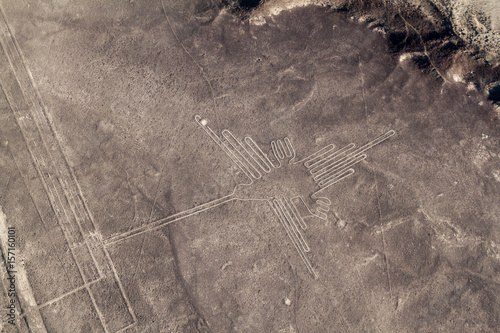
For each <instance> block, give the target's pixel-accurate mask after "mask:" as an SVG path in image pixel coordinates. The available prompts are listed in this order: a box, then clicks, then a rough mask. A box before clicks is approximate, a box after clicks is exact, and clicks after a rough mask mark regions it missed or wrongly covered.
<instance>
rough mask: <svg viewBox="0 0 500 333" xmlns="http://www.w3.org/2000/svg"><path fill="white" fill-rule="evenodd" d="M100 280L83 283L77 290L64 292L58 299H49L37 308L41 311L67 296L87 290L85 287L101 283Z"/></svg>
mask: <svg viewBox="0 0 500 333" xmlns="http://www.w3.org/2000/svg"><path fill="white" fill-rule="evenodd" d="M101 280H102V278H100V279H97V280H94V281H92V282H89V283H85V284H84V285H81V286H80V287H78V288H75V289H73V290H70V291H68V292H66V293H64V294H62V295H60V296H58V297H56V298H53V299H51V300H50V301H47V302H45V303H42V304H39V305H38V308H39V309H41V308H44V307H46V306H49V305H51V304H53V303H55V302H58V301H60V300H62V299H63V298H65V297H67V296H69V295H71V294H74V293H76V292H79V291H80V290H82V289H85V288H87V287H89V286H91V285H93V284H94V283H97V282H99V281H101Z"/></svg>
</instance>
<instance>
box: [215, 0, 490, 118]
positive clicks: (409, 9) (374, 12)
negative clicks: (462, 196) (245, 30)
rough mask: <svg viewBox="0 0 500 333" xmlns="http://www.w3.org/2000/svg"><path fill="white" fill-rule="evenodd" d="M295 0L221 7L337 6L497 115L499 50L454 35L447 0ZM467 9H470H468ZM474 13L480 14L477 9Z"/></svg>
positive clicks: (250, 11) (245, 10) (247, 10)
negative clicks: (483, 99) (473, 93)
mask: <svg viewBox="0 0 500 333" xmlns="http://www.w3.org/2000/svg"><path fill="white" fill-rule="evenodd" d="M295 2H296V4H295ZM295 2H294V1H280V0H262V1H257V0H255V1H239V0H224V1H222V6H221V7H220V8H223V7H226V8H229V9H230V10H231V11H232V12H233V13H234V14H236V15H238V16H240V17H241V18H242V19H252V17H256V16H260V17H262V16H267V15H272V12H273V11H274V12H277V11H279V10H280V9H279V8H280V7H282V8H290V7H294V6H302V5H305V4H316V5H321V6H326V7H329V8H331V10H332V11H335V12H341V13H343V14H344V15H345V16H346V17H349V18H351V19H353V20H356V21H359V22H362V23H364V24H366V25H367V27H369V28H370V29H373V30H375V31H378V32H380V33H383V34H384V35H386V40H387V44H388V46H389V48H390V50H391V51H392V52H393V53H394V55H395V56H398V55H403V54H404V55H405V59H410V60H411V61H412V62H413V63H414V64H415V65H416V66H417V67H418V68H419V69H421V70H422V71H424V72H426V73H430V74H431V75H433V76H435V77H437V78H439V79H441V80H442V81H444V82H446V81H455V82H456V81H460V82H464V83H466V84H470V87H471V88H472V87H474V88H475V89H477V90H479V91H482V92H483V93H484V94H485V95H486V96H487V98H488V99H489V100H490V101H491V102H492V103H493V104H494V105H495V106H496V108H495V109H496V111H494V113H493V115H492V117H493V118H496V119H498V117H499V116H500V114H499V111H498V110H499V108H500V94H499V93H498V91H497V90H498V86H499V83H498V82H499V81H500V60H499V59H500V58H499V56H498V54H500V53H498V54H496V50H495V49H493V51H492V50H491V47H488V45H486V44H484V43H483V44H484V46H482V44H481V43H477V38H476V37H470V38H468V36H467V35H464V34H463V33H462V34H461V35H459V33H460V31H457V30H460V29H461V28H459V27H457V26H456V25H455V26H454V24H453V22H452V20H453V19H454V18H453V16H452V15H453V14H452V11H451V10H450V11H447V10H446V7H444V6H439V4H440V3H450V2H445V1H439V0H437V1H431V0H419V1H411V0H403V1H386V0H375V1H364V0H357V1H342V0H340V1H338V0H337V1H315V0H310V1H295ZM249 3H252V6H249V5H248V4H249ZM257 3H258V5H256V4H257ZM449 6H451V5H449ZM268 8H271V9H268ZM464 15H465V14H464ZM467 15H469V16H470V15H471V14H470V13H469V12H468V13H467ZM477 15H484V14H483V13H477ZM490 15H492V14H491V13H490ZM479 20H480V21H483V22H484V21H487V20H488V17H485V18H483V17H479ZM469 25H470V24H469ZM464 29H466V28H464ZM469 29H472V28H471V27H469ZM462 30H463V29H462ZM488 33H489V34H490V35H491V36H488V34H481V35H485V36H483V37H482V38H483V41H486V42H488V38H490V39H492V38H495V37H496V33H497V32H496V31H489V32H488ZM466 38H467V39H469V40H466ZM474 41H476V43H475V42H474ZM490 44H491V43H490ZM493 45H494V44H493ZM497 47H500V45H499V46H497ZM495 54H496V56H495Z"/></svg>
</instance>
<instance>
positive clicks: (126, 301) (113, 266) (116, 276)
mask: <svg viewBox="0 0 500 333" xmlns="http://www.w3.org/2000/svg"><path fill="white" fill-rule="evenodd" d="M103 250H104V254H105V255H106V258H108V262H109V263H111V265H110V266H111V270H112V271H113V274H114V276H115V279H116V283H118V288H120V292H121V294H122V296H123V299H124V300H125V304H127V309H128V311H129V313H130V315H131V316H132V320H133V321H134V322H137V317H136V316H135V312H134V309H133V308H132V304H131V303H130V300H129V298H128V296H127V293H126V292H125V288H123V284H122V281H121V280H120V277H119V276H118V272H117V271H116V267H115V265H114V264H113V260H112V259H111V256H110V255H109V252H108V249H107V248H106V247H105V246H103Z"/></svg>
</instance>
